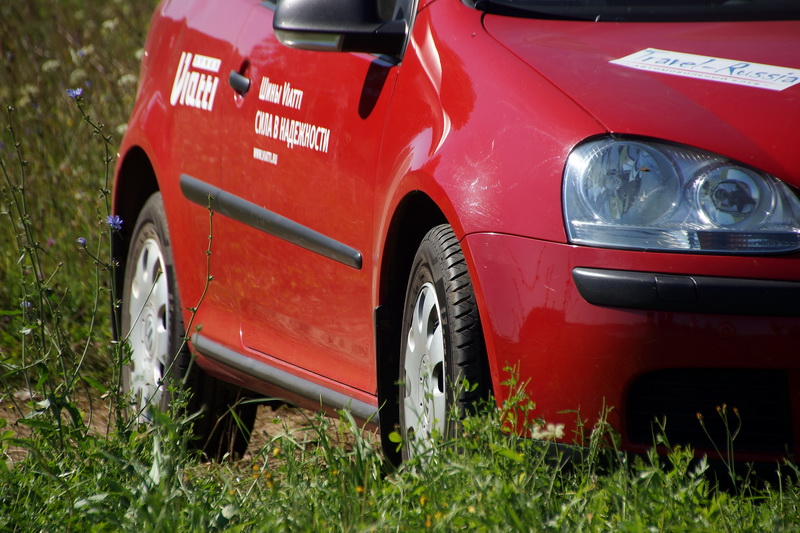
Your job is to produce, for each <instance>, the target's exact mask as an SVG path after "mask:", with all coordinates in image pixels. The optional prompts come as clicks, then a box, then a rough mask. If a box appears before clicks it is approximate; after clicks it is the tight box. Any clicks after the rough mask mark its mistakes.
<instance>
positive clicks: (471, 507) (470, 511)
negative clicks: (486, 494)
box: [467, 505, 475, 514]
mask: <svg viewBox="0 0 800 533" xmlns="http://www.w3.org/2000/svg"><path fill="white" fill-rule="evenodd" d="M467 511H469V514H475V507H473V506H472V505H470V506H469V507H467Z"/></svg>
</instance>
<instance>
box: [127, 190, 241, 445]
mask: <svg viewBox="0 0 800 533" xmlns="http://www.w3.org/2000/svg"><path fill="white" fill-rule="evenodd" d="M122 332H123V334H124V335H125V334H127V340H128V342H129V344H130V349H131V362H130V364H129V365H126V366H125V367H124V368H123V372H122V384H123V389H124V392H125V393H126V394H128V395H129V396H130V401H131V408H132V410H133V411H134V412H135V413H136V416H137V417H138V419H139V421H140V422H143V423H146V422H149V421H150V415H149V412H148V411H149V408H150V407H151V406H152V407H154V408H156V409H160V410H166V409H168V408H169V407H170V404H171V402H172V395H171V393H170V389H169V385H170V384H173V385H176V386H177V385H180V384H183V386H184V387H186V388H187V389H188V391H189V393H190V398H189V405H188V410H189V411H190V412H195V411H201V416H200V417H199V418H198V419H196V420H195V421H194V425H193V432H194V436H195V439H194V440H193V443H195V444H196V445H197V446H198V448H200V449H201V450H203V451H204V453H206V455H208V456H209V457H210V458H215V459H216V458H221V457H222V456H223V455H224V454H225V453H233V454H242V453H244V452H245V451H246V449H247V442H248V439H249V435H250V432H251V431H252V428H253V423H254V421H255V414H256V405H255V404H252V403H250V404H240V403H239V404H238V405H237V402H240V401H241V400H243V399H244V398H243V395H242V392H243V391H241V389H238V388H236V387H234V386H232V385H228V384H225V383H222V382H220V381H218V380H216V379H215V378H213V377H212V376H210V375H208V374H206V373H205V372H204V371H203V370H202V369H201V368H200V367H198V366H197V365H193V364H191V354H190V353H189V350H188V348H187V347H186V345H185V343H184V341H183V339H184V326H183V319H182V315H181V304H180V300H179V297H178V292H177V285H176V281H175V271H174V267H173V260H172V250H171V247H170V240H169V232H168V230H167V222H166V217H165V215H164V205H163V203H162V200H161V194H160V193H156V194H154V195H153V196H151V197H150V199H149V200H148V201H147V202H146V203H145V205H144V207H143V208H142V211H141V212H140V214H139V218H138V220H137V222H136V227H135V229H134V232H133V239H132V240H131V243H130V247H129V251H128V261H127V264H126V267H125V279H124V285H123V295H122ZM232 407H233V408H232ZM232 415H235V416H232Z"/></svg>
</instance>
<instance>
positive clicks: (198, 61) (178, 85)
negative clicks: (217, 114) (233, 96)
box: [169, 52, 222, 111]
mask: <svg viewBox="0 0 800 533" xmlns="http://www.w3.org/2000/svg"><path fill="white" fill-rule="evenodd" d="M221 64H222V61H220V60H219V59H217V58H215V57H208V56H203V55H200V54H191V53H189V52H182V53H181V59H180V62H179V63H178V70H177V71H176V72H175V81H173V82H172V93H171V94H170V97H169V103H170V104H172V105H178V104H180V105H187V106H190V107H196V108H197V109H203V110H205V111H211V110H212V109H213V108H214V98H215V97H216V95H217V86H218V85H219V76H216V75H215V74H217V73H219V68H220V65H221ZM201 71H202V72H201Z"/></svg>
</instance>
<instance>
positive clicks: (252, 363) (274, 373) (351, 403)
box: [192, 334, 380, 424]
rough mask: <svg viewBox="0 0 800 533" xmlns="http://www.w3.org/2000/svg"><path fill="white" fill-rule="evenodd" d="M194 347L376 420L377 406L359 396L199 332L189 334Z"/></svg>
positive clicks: (265, 378) (274, 382)
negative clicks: (259, 358) (293, 372)
mask: <svg viewBox="0 0 800 533" xmlns="http://www.w3.org/2000/svg"><path fill="white" fill-rule="evenodd" d="M192 342H193V343H194V347H195V348H196V349H197V351H199V352H200V353H202V354H203V355H204V356H206V357H208V358H210V359H213V360H215V361H217V362H220V363H222V364H224V365H226V366H228V367H230V368H233V369H236V370H238V371H240V372H244V373H245V374H247V375H250V376H253V377H254V378H258V379H260V380H261V381H264V382H266V383H270V384H272V385H275V386H277V387H280V388H281V389H284V390H287V391H291V392H294V393H296V394H299V395H300V396H303V397H305V398H308V399H310V400H313V401H314V402H321V403H322V404H325V405H328V406H330V407H333V408H335V409H347V410H348V411H350V412H351V413H352V414H353V416H355V417H356V418H360V419H362V420H370V421H371V422H374V423H375V424H379V423H380V420H379V418H378V408H377V407H375V406H374V405H369V404H368V403H364V402H362V401H360V400H355V399H353V398H350V397H349V396H347V395H345V394H342V393H340V392H336V391H333V390H331V389H328V388H326V387H323V386H321V385H317V384H316V383H312V382H310V381H308V380H305V379H303V378H299V377H297V376H294V375H292V374H289V373H288V372H284V371H283V370H280V369H277V368H274V367H271V366H269V365H268V364H265V363H262V362H260V361H256V360H255V359H251V358H250V357H247V356H244V355H242V354H240V353H238V352H235V351H233V350H231V349H230V348H226V347H225V346H222V345H219V344H217V343H216V342H214V341H211V340H208V339H206V338H205V337H203V336H202V335H200V334H195V335H194V336H193V337H192Z"/></svg>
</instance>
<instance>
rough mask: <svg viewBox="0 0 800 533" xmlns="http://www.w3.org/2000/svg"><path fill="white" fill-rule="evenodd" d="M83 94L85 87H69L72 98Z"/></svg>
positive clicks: (68, 91)
mask: <svg viewBox="0 0 800 533" xmlns="http://www.w3.org/2000/svg"><path fill="white" fill-rule="evenodd" d="M82 94H83V89H81V88H80V87H78V88H77V89H67V96H69V97H70V98H77V97H79V96H80V95H82Z"/></svg>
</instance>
